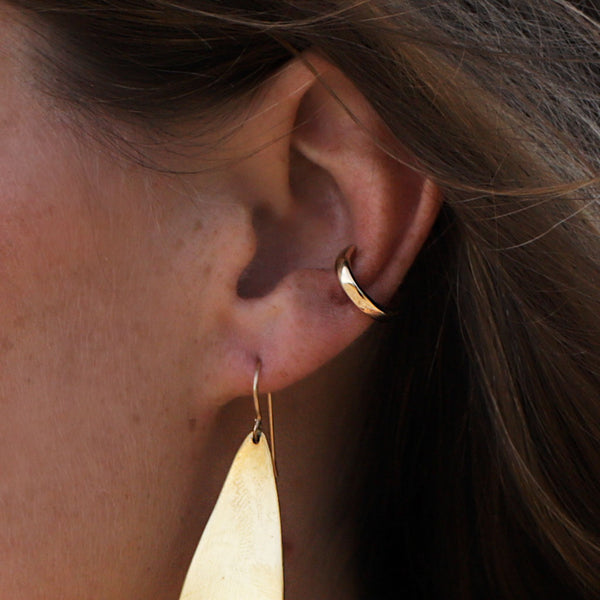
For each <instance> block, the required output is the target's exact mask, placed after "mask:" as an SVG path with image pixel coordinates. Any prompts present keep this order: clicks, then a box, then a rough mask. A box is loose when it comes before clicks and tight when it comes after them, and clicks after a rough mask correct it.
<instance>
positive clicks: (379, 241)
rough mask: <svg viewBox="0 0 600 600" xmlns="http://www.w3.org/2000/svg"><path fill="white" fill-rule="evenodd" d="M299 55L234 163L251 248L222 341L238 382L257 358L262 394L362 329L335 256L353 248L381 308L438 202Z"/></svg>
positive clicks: (340, 84) (328, 72)
mask: <svg viewBox="0 0 600 600" xmlns="http://www.w3.org/2000/svg"><path fill="white" fill-rule="evenodd" d="M305 58H306V60H309V61H310V62H311V64H312V68H308V67H307V66H306V64H305V63H304V62H303V60H301V59H296V60H294V61H293V62H292V63H290V65H288V66H287V67H286V68H284V69H283V70H282V71H281V72H280V73H279V75H278V76H276V77H275V78H273V79H272V80H270V81H269V82H268V85H269V86H270V88H269V89H268V90H266V91H265V93H264V95H263V102H262V103H261V104H259V105H257V106H255V110H256V111H257V112H258V113H259V114H260V118H261V120H262V126H261V131H262V132H265V131H271V132H277V135H276V136H275V137H274V138H273V139H272V140H271V143H270V144H266V145H264V146H263V148H264V149H263V150H262V151H260V152H258V153H256V154H254V155H253V156H252V159H251V160H249V161H247V162H246V164H245V165H244V164H241V165H240V168H241V169H242V172H243V176H244V177H245V178H246V179H247V180H248V182H249V185H248V189H251V190H253V193H254V194H256V197H257V198H259V199H260V200H259V201H257V202H256V203H254V205H253V218H252V226H253V229H254V236H255V244H256V251H255V253H254V256H253V257H252V258H251V259H250V260H249V262H248V265H247V266H246V268H245V269H244V271H243V273H241V274H240V278H239V281H238V285H237V295H238V297H237V299H236V301H235V302H234V303H233V304H232V320H231V334H232V337H231V340H230V342H231V344H232V355H235V356H236V357H237V359H236V360H238V361H240V364H239V368H240V369H242V370H243V372H244V373H249V372H251V371H252V369H253V368H254V364H255V361H256V359H257V357H260V359H261V360H262V362H263V365H264V367H263V382H264V385H265V386H266V388H267V389H270V390H273V391H276V390H277V389H280V388H282V387H286V386H288V385H291V384H292V383H294V382H296V381H298V380H300V379H302V378H304V377H305V376H307V375H308V374H310V373H311V372H312V371H314V370H316V369H318V368H319V367H320V366H322V365H323V364H324V363H326V362H328V361H329V360H330V359H332V358H333V357H334V356H336V355H337V354H338V353H339V352H341V351H342V350H343V349H344V348H346V347H347V346H348V345H349V344H351V343H352V342H353V341H354V340H355V339H356V338H357V337H358V336H359V335H360V334H361V333H362V332H364V331H365V330H366V329H367V328H368V326H369V325H370V323H371V320H370V319H369V318H368V317H366V316H365V315H364V314H363V313H362V312H360V311H359V310H357V308H356V307H355V306H354V305H353V304H352V303H351V302H350V301H349V300H348V298H347V297H346V296H345V294H344V292H343V290H342V288H341V287H340V284H339V282H338V279H337V276H336V271H335V261H336V257H337V256H338V255H339V253H340V251H341V250H343V249H344V248H345V247H348V246H350V245H355V246H356V247H358V248H359V252H358V254H357V256H356V260H355V262H354V264H353V269H354V272H355V274H356V276H357V278H358V279H359V281H360V284H361V285H362V286H363V287H364V288H365V289H366V290H368V294H369V295H370V296H371V297H372V298H373V299H375V301H376V302H378V303H381V304H382V305H384V304H385V303H386V302H387V301H388V300H389V299H390V298H391V297H392V296H393V294H394V292H395V291H396V289H397V288H398V286H399V285H400V284H401V282H402V280H403V278H404V276H405V274H406V272H407V271H408V269H409V268H410V266H411V265H412V263H413V261H414V259H415V258H416V255H417V254H418V252H419V250H420V248H421V246H422V244H423V243H424V241H425V239H426V238H427V236H428V234H429V231H430V229H431V227H432V225H433V222H434V220H435V217H436V215H437V211H438V209H439V204H440V202H439V192H438V189H437V187H436V186H435V185H434V184H433V183H432V182H431V181H430V180H429V179H427V178H426V177H424V176H423V175H422V174H421V173H419V172H418V171H417V169H416V168H414V167H413V166H412V164H414V161H412V159H411V157H410V155H409V154H408V153H407V152H405V151H403V150H401V148H400V146H399V144H398V143H397V142H396V141H395V140H393V139H392V138H391V136H390V134H389V132H388V130H387V128H386V127H385V125H384V123H383V122H382V121H381V119H380V118H379V117H378V115H377V114H376V112H375V111H374V110H373V109H372V107H371V106H370V105H369V104H368V102H367V101H366V100H365V98H364V97H363V96H362V94H360V92H359V91H358V90H357V89H356V88H355V87H354V85H353V84H352V83H351V82H350V81H349V80H348V79H347V78H346V77H345V76H344V75H343V74H342V73H341V72H340V71H339V70H337V69H336V68H335V67H334V66H332V65H331V64H330V63H328V62H327V61H326V60H325V59H323V58H321V57H319V56H316V55H312V54H309V55H307V56H306V57H305ZM317 74H318V75H317ZM278 78H279V79H278ZM332 92H333V94H332ZM251 118H252V117H251ZM245 131H246V133H249V132H251V131H252V128H246V130H245ZM253 142H255V140H252V139H247V140H245V143H247V144H248V145H249V146H251V145H252V143H253ZM263 142H264V140H263ZM392 146H395V147H397V149H398V158H396V157H392V156H390V153H389V152H388V149H389V148H390V147H392ZM242 363H243V364H242ZM240 391H244V390H240Z"/></svg>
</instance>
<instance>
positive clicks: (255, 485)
mask: <svg viewBox="0 0 600 600" xmlns="http://www.w3.org/2000/svg"><path fill="white" fill-rule="evenodd" d="M260 369H261V362H260V360H259V361H258V362H257V365H256V371H255V373H254V381H253V385H252V395H253V398H254V410H255V413H256V419H255V421H254V427H253V429H252V431H251V432H250V433H249V434H248V436H247V437H246V439H245V440H244V441H243V442H242V445H241V446H240V448H239V450H238V452H237V454H236V455H235V458H234V459H233V463H232V464H231V467H230V469H229V473H228V474H227V478H226V479H225V483H224V484H223V488H222V489H221V492H220V494H219V497H218V499H217V503H216V504H215V507H214V509H213V511H212V514H211V515H210V518H209V520H208V523H207V524H206V527H205V529H204V532H203V533H202V537H201V539H200V543H199V544H198V547H197V548H196V552H195V553H194V557H193V558H192V563H191V565H190V567H189V570H188V573H187V576H186V578H185V582H184V584H183V589H182V591H181V595H180V596H179V600H241V599H244V598H252V599H255V600H282V599H283V552H282V545H281V517H280V514H279V501H278V498H277V486H276V483H275V452H274V442H273V408H272V399H271V394H270V393H269V394H268V401H269V423H270V428H271V431H270V437H271V445H272V446H273V457H271V452H270V451H269V444H268V443H267V440H266V436H265V435H264V433H263V430H262V417H261V412H260V401H259V390H258V379H259V377H260Z"/></svg>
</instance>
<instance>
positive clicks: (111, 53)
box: [11, 0, 600, 599]
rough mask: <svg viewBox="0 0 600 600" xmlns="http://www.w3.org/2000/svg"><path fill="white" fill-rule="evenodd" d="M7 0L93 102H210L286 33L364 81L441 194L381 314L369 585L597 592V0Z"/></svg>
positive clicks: (366, 522) (218, 102)
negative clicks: (398, 315) (437, 210)
mask: <svg viewBox="0 0 600 600" xmlns="http://www.w3.org/2000/svg"><path fill="white" fill-rule="evenodd" d="M11 3H12V4H13V5H15V6H17V7H20V8H22V9H26V11H29V12H30V14H31V15H32V22H33V23H36V22H38V23H42V24H43V25H44V27H43V31H44V32H46V33H45V35H47V36H48V39H50V40H51V43H49V44H43V43H40V44H39V45H38V47H37V50H38V60H39V61H40V62H39V64H40V65H42V66H43V69H40V73H43V74H44V75H43V84H44V85H45V88H46V89H47V91H49V92H51V93H52V94H53V95H54V96H56V97H59V98H61V99H62V100H67V101H68V102H70V103H71V104H72V105H74V106H77V107H79V109H80V111H79V112H81V114H85V115H88V116H89V117H91V118H95V119H98V118H102V117H103V116H104V117H105V116H106V115H109V114H110V115H113V117H111V119H114V120H117V121H121V122H134V123H138V124H140V125H142V126H144V127H147V128H152V129H154V130H156V131H158V132H162V133H163V134H165V135H166V132H167V131H169V129H170V128H171V127H172V126H173V125H174V124H176V123H177V122H179V121H181V120H185V119H189V118H190V117H192V116H194V117H196V118H198V119H200V120H203V118H204V117H206V122H209V120H210V119H209V117H211V118H212V117H213V116H214V114H215V113H216V112H218V111H219V110H221V111H222V112H223V113H224V112H226V111H227V110H230V109H231V108H232V107H234V106H235V104H236V102H237V101H239V99H240V98H242V97H244V96H245V95H246V94H249V93H252V91H253V90H255V89H256V88H257V86H258V85H259V84H260V82H261V81H263V80H264V79H265V77H266V76H268V75H269V74H270V73H272V72H273V70H274V69H276V68H277V67H278V66H279V65H281V64H282V63H284V62H285V61H286V60H288V59H289V58H290V53H291V50H292V49H293V51H295V52H298V51H301V50H303V49H306V48H309V47H311V48H316V49H318V50H319V51H320V52H322V53H323V54H325V55H326V56H327V57H328V58H329V59H330V60H331V61H333V62H334V63H336V64H337V65H338V66H339V67H340V68H341V69H342V70H343V71H344V72H345V73H346V74H347V75H348V77H350V78H351V79H352V80H353V81H354V82H355V84H356V85H357V86H358V87H359V89H360V90H361V91H362V92H363V93H364V95H365V96H366V97H367V98H368V99H369V101H370V102H371V103H372V104H373V106H374V107H375V108H376V109H377V111H378V112H379V114H380V115H381V116H382V118H383V119H384V120H385V122H386V123H387V124H388V126H389V128H390V129H391V130H392V132H393V133H394V134H395V136H396V137H397V139H398V140H400V141H401V142H402V144H403V145H404V146H405V147H406V148H408V149H409V150H410V151H411V152H412V153H413V154H414V155H415V156H416V157H417V159H418V161H419V164H420V165H421V168H422V169H423V170H424V172H426V173H428V174H429V175H430V176H432V177H433V178H434V179H435V180H436V182H437V183H438V184H439V185H440V186H441V188H442V189H443V191H444V198H445V202H444V208H443V210H442V214H441V216H440V218H439V220H438V222H437V224H436V227H435V231H434V232H433V234H432V236H431V239H430V241H429V243H428V245H427V247H426V248H425V250H424V251H423V252H422V253H421V255H420V257H419V259H418V261H417V264H416V265H415V267H414V268H413V270H412V271H411V273H410V276H409V278H408V279H407V281H406V283H405V284H404V285H403V287H402V293H401V295H399V297H398V300H397V301H398V304H399V305H400V308H401V311H402V314H403V315H404V316H403V318H402V319H401V320H400V321H398V322H397V323H396V324H395V325H393V326H390V327H388V328H387V329H385V330H378V331H376V332H375V333H374V335H375V336H376V338H377V357H376V360H374V361H373V362H374V363H376V365H377V366H376V367H374V373H373V381H376V382H377V383H376V384H375V387H374V388H370V389H374V391H373V392H372V393H373V398H372V400H371V401H372V405H373V406H374V407H376V409H374V410H373V411H372V422H371V423H369V427H368V431H367V433H366V435H368V436H371V440H372V445H371V446H370V445H369V444H364V446H363V448H369V447H372V448H373V450H372V451H371V454H369V455H368V456H365V457H364V458H365V460H366V461H367V463H368V469H367V468H366V467H365V469H364V473H369V475H364V477H363V479H362V481H361V483H362V489H374V490H377V493H376V494H374V495H373V496H368V495H367V494H365V493H363V498H362V507H363V508H362V510H363V519H362V520H361V534H362V542H361V544H360V548H361V551H362V552H363V554H362V555H361V556H359V557H357V560H359V561H360V563H358V564H361V565H362V571H363V579H364V583H365V589H368V593H367V592H365V595H367V596H368V597H370V598H385V597H394V596H398V597H403V598H446V599H450V598H485V597H489V598H491V597H493V598H517V597H518V598H555V597H556V598H567V597H569V598H574V597H581V598H592V597H597V596H598V595H600V443H599V441H600V401H599V400H600V393H599V392H600V268H599V266H600V244H599V240H598V237H599V223H600V221H599V219H598V201H597V192H598V185H597V183H598V181H597V179H596V178H597V175H598V162H599V159H600V150H599V148H600V128H599V122H598V114H600V113H599V108H600V106H599V95H598V91H597V90H598V75H599V72H600V71H599V66H600V54H599V53H600V50H598V48H599V47H600V45H599V41H600V29H599V27H598V25H597V24H596V22H595V21H594V20H593V18H594V17H595V16H596V13H595V9H594V3H592V2H588V3H587V4H583V3H576V2H568V1H567V0H493V1H492V0H477V1H470V0H447V1H444V2H428V1H420V0H357V1H352V2H347V1H342V0H319V1H313V2H310V1H308V0H271V1H268V0H265V1H263V0H252V1H251V2H249V1H245V0H237V1H234V0H225V1H215V0H202V1H196V0H172V1H169V0H147V1H144V2H141V1H139V0H137V1H136V0H120V1H119V2H106V1H105V0H77V1H70V0H39V1H36V0H12V2H11ZM584 11H587V12H584ZM49 48H52V50H49ZM223 106H225V107H226V110H225V111H223V108H222V107H223ZM369 478H371V481H369ZM369 483H370V485H368V484H369ZM390 589H392V590H394V591H393V593H392V592H389V591H388V590H390Z"/></svg>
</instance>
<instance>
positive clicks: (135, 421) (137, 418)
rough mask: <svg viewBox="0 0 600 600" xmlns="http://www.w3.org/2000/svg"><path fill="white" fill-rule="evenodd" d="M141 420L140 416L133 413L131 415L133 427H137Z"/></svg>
mask: <svg viewBox="0 0 600 600" xmlns="http://www.w3.org/2000/svg"><path fill="white" fill-rule="evenodd" d="M141 420H142V419H141V418H140V415H138V414H137V413H134V414H133V415H131V422H132V423H133V424H134V425H139V423H140V421H141Z"/></svg>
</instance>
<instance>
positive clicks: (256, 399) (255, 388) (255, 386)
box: [252, 359, 278, 477]
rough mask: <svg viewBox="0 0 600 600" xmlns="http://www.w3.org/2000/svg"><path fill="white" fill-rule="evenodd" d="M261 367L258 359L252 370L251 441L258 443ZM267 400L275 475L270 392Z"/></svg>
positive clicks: (260, 430) (260, 420)
mask: <svg viewBox="0 0 600 600" xmlns="http://www.w3.org/2000/svg"><path fill="white" fill-rule="evenodd" d="M261 368H262V362H261V360H260V359H258V360H257V362H256V370H255V371H254V379H253V381H252V397H253V399H254V412H255V414H256V417H255V420H254V429H253V430H252V441H253V442H254V443H255V444H258V441H259V440H260V436H261V434H262V433H263V430H262V415H261V412H260V393H259V389H258V380H259V378H260V371H261ZM267 402H268V409H269V441H270V442H271V460H272V463H273V472H274V474H275V477H277V475H278V473H277V463H276V462H275V427H274V421H273V396H272V395H271V392H268V394H267Z"/></svg>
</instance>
